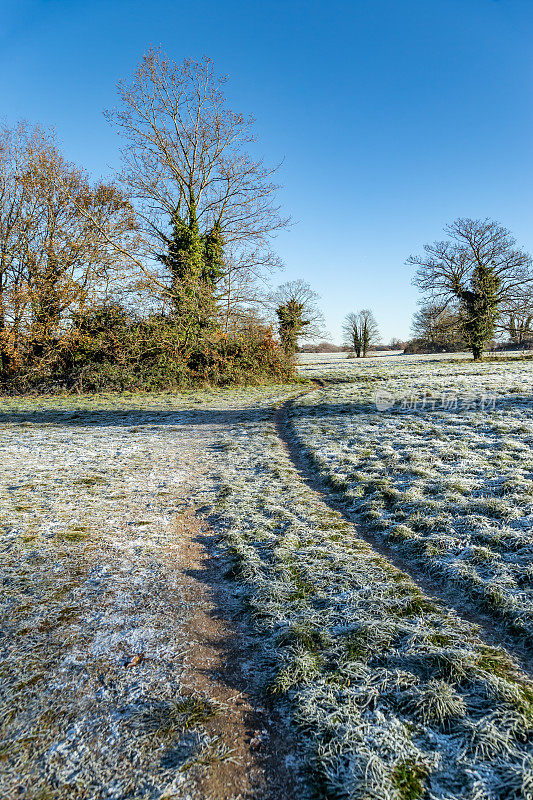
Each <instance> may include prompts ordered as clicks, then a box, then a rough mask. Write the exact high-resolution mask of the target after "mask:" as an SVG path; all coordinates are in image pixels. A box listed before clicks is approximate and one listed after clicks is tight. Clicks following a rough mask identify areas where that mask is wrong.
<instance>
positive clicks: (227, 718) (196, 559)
mask: <svg viewBox="0 0 533 800" xmlns="http://www.w3.org/2000/svg"><path fill="white" fill-rule="evenodd" d="M176 525H177V526H178V535H179V539H180V542H181V545H180V561H181V563H182V565H183V585H184V587H185V598H186V601H187V603H188V604H189V607H190V608H191V609H192V613H191V615H190V616H189V618H188V620H187V622H186V624H185V626H184V633H185V637H186V639H187V641H188V642H189V649H188V652H187V655H186V657H185V659H184V674H183V675H182V681H183V683H184V686H185V687H186V689H187V690H188V691H191V692H192V693H194V694H196V695H198V696H200V697H206V698H209V700H210V701H212V702H214V703H215V704H216V705H218V706H219V713H217V714H215V715H214V716H213V717H212V718H211V719H209V720H208V721H206V722H205V727H206V729H207V731H208V733H209V735H211V736H213V737H219V739H220V742H221V744H222V745H223V747H224V749H227V750H228V758H224V759H217V760H214V761H213V762H212V763H209V764H207V765H206V767H207V768H206V770H205V772H204V774H203V775H202V776H201V777H200V779H199V783H198V788H199V791H200V793H201V796H202V798H204V797H205V799H206V800H226V798H227V799H228V800H229V798H231V799H232V800H241V798H242V799H243V800H244V798H250V800H252V798H253V799H254V800H285V799H286V798H287V800H288V798H293V797H297V796H298V792H297V787H298V779H297V776H296V775H295V773H294V770H293V769H292V764H293V748H294V747H295V742H294V741H292V737H291V735H290V733H289V731H288V730H287V728H286V725H285V723H284V721H283V720H282V719H281V718H280V717H279V715H278V714H276V712H275V711H273V710H272V709H270V710H269V709H267V708H265V707H264V706H263V705H262V704H261V701H260V699H259V697H258V695H257V691H256V690H257V686H256V683H257V680H256V672H257V664H254V652H253V650H254V643H253V636H252V634H251V632H250V630H249V629H248V627H247V625H246V623H245V622H244V621H243V620H242V619H241V620H239V619H238V616H239V611H240V607H239V603H238V602H237V601H236V600H235V598H234V597H233V595H232V585H233V584H232V582H231V581H229V580H227V579H225V578H224V577H223V573H224V572H225V569H226V568H227V565H226V564H225V561H224V556H223V554H222V553H221V551H219V549H218V547H217V536H216V535H215V533H214V532H213V531H212V530H211V529H210V528H209V526H208V524H207V523H206V522H205V520H202V519H200V518H199V517H197V516H195V515H194V514H192V513H189V514H187V515H183V516H181V517H180V518H178V519H177V520H176Z"/></svg>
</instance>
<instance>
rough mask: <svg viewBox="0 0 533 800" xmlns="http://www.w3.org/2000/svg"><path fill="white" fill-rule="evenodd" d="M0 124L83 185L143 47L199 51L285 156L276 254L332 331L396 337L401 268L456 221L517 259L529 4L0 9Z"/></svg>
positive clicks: (404, 290)
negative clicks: (509, 248)
mask: <svg viewBox="0 0 533 800" xmlns="http://www.w3.org/2000/svg"><path fill="white" fill-rule="evenodd" d="M0 10H1V15H0V32H1V39H0V70H1V75H2V80H1V85H0V98H1V103H0V115H2V116H5V117H6V118H7V121H8V122H14V121H16V120H17V119H20V118H26V119H28V120H30V121H32V122H33V121H39V122H43V123H46V124H52V125H54V126H55V128H56V129H57V132H58V134H59V137H60V138H61V139H62V141H63V143H64V147H65V152H66V154H67V156H68V157H69V158H70V159H72V160H74V161H77V162H78V163H80V164H81V165H83V166H85V167H86V168H87V169H88V170H89V171H90V172H91V173H93V174H94V175H95V176H100V175H109V173H110V171H112V170H113V169H114V168H115V167H117V166H118V164H119V141H118V137H117V136H116V135H115V134H114V132H113V131H112V130H111V129H110V128H109V126H108V124H107V123H106V122H105V120H104V118H103V116H102V110H103V109H104V108H108V107H111V106H113V105H114V104H115V85H116V82H117V80H119V79H120V78H123V77H128V76H129V75H131V73H132V71H133V69H134V67H135V65H136V63H137V61H138V60H139V58H140V57H141V55H142V53H143V52H144V51H145V50H146V49H147V47H148V46H149V45H150V44H152V45H154V46H159V45H161V47H162V48H163V49H164V50H165V51H166V52H167V53H168V54H169V56H171V57H172V58H173V59H175V60H176V61H181V60H182V59H183V58H185V57H192V58H194V57H199V56H201V55H203V54H207V55H209V56H210V57H211V58H212V59H213V60H214V62H215V66H216V68H217V70H218V71H219V72H223V73H226V74H227V75H228V76H229V78H230V82H229V85H228V90H227V94H228V96H229V99H230V102H231V105H232V107H233V108H234V109H235V110H238V111H243V112H245V113H248V112H252V113H253V114H254V115H255V116H256V118H257V133H258V135H259V137H260V140H261V150H262V153H263V154H264V156H265V158H266V160H267V161H268V162H270V163H274V162H276V163H277V162H279V161H283V166H282V169H281V172H280V180H281V182H282V183H283V185H284V189H283V192H282V195H281V200H282V203H283V208H284V211H285V212H286V213H288V214H290V215H291V216H292V217H293V219H294V221H295V222H296V224H295V225H294V226H293V227H292V229H291V230H290V231H288V232H286V233H283V234H282V235H280V236H279V237H278V240H277V243H276V246H277V250H278V252H279V254H280V255H281V256H282V258H283V259H284V261H285V264H286V271H285V272H284V273H283V274H282V275H280V277H279V282H281V281H284V280H291V279H293V278H297V277H302V278H304V279H305V280H307V281H309V282H310V284H311V285H312V287H313V288H314V289H315V290H316V291H317V292H318V293H319V294H320V296H321V298H322V307H323V309H324V312H325V314H326V319H327V324H328V328H329V331H330V333H331V337H332V340H333V341H337V342H340V339H341V323H342V318H343V317H344V316H345V314H346V313H348V312H349V311H354V310H358V309H360V308H362V307H370V308H372V309H373V310H374V312H375V315H376V318H377V320H378V323H379V325H380V329H381V331H382V335H383V339H384V340H385V341H388V340H389V339H390V337H391V336H398V337H400V338H402V337H407V336H408V335H409V328H410V320H411V316H412V314H413V311H414V310H415V309H416V303H417V297H418V296H417V291H416V289H415V288H414V287H413V286H412V285H411V277H412V274H411V271H410V269H409V268H407V267H405V266H404V261H405V259H406V257H407V256H408V255H409V254H410V253H412V252H417V251H418V250H419V249H420V248H421V246H422V245H423V244H424V242H426V241H432V240H434V239H436V238H439V237H440V232H441V229H442V226H443V225H444V224H445V223H446V222H448V221H451V220H453V219H454V218H455V217H457V216H470V217H486V216H488V217H492V218H494V219H496V220H498V221H499V222H501V223H503V224H504V225H505V226H506V227H508V228H510V229H511V230H512V231H513V233H514V234H515V235H516V237H517V239H518V240H519V242H520V243H521V244H522V245H523V246H524V247H525V248H526V249H528V250H531V251H533V230H532V226H531V221H532V211H533V207H532V200H533V181H532V177H533V174H532V173H533V170H532V167H533V126H532V122H533V106H532V88H533V0H321V1H320V2H316V1H315V2H312V1H311V0H264V1H263V2H257V1H256V0H223V1H222V0H188V1H187V2H182V0H151V2H147V0H143V1H142V2H141V1H140V0H2V2H1V4H0Z"/></svg>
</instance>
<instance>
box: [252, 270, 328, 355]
mask: <svg viewBox="0 0 533 800" xmlns="http://www.w3.org/2000/svg"><path fill="white" fill-rule="evenodd" d="M318 300H319V296H318V294H317V293H316V292H314V291H313V290H312V289H311V287H310V286H309V284H308V283H307V282H306V281H304V280H302V279H301V278H298V279H297V280H295V281H287V283H283V284H281V286H278V288H277V289H276V290H275V291H274V292H272V293H271V294H270V296H269V298H268V301H267V302H268V305H269V307H270V311H271V313H272V312H274V314H275V316H276V317H277V320H278V330H279V335H280V341H281V343H282V345H283V347H284V349H285V351H286V352H287V353H289V354H292V353H294V352H295V351H296V348H297V346H298V341H299V340H301V339H304V340H306V339H307V340H308V339H318V338H322V337H324V336H326V335H327V332H326V331H325V330H324V324H325V322H324V315H323V313H322V311H321V310H320V308H319V306H318Z"/></svg>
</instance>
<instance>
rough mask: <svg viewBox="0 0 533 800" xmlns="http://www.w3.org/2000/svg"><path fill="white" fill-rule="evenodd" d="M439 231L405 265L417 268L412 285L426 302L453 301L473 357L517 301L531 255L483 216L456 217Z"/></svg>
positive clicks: (444, 304)
mask: <svg viewBox="0 0 533 800" xmlns="http://www.w3.org/2000/svg"><path fill="white" fill-rule="evenodd" d="M445 233H446V234H447V236H448V239H447V240H444V241H438V242H433V244H427V245H425V247H424V250H425V254H424V255H420V256H410V258H409V259H408V260H407V263H408V264H410V265H413V266H416V267H417V272H416V275H415V278H414V283H415V284H416V285H417V286H418V287H419V288H420V289H421V290H422V292H423V293H424V295H425V296H426V297H427V298H428V300H429V301H431V302H434V303H437V304H439V305H441V306H442V307H443V308H445V307H447V306H448V305H450V304H453V303H457V302H459V304H460V309H461V316H462V319H463V331H464V334H465V337H466V339H467V342H468V344H469V346H470V348H471V349H472V353H473V355H474V359H476V360H478V359H481V358H482V355H483V347H484V345H485V343H486V342H487V341H488V340H489V339H490V338H491V337H492V335H493V332H494V327H495V324H496V321H497V319H498V317H499V316H500V314H501V312H502V311H503V310H504V309H505V307H506V306H507V307H510V306H512V305H513V304H514V303H517V302H520V300H521V298H522V297H523V295H524V292H525V291H526V290H527V287H528V286H530V285H531V283H532V280H533V273H532V270H531V256H530V255H529V254H528V253H525V252H524V251H523V250H519V249H518V248H517V247H516V241H515V239H514V238H513V236H512V235H511V234H510V233H509V231H507V230H506V229H505V228H503V227H502V226H501V225H499V224H498V223H497V222H494V221H492V220H489V219H485V220H472V219H457V220H455V222H453V223H452V224H451V225H448V226H447V227H446V228H445Z"/></svg>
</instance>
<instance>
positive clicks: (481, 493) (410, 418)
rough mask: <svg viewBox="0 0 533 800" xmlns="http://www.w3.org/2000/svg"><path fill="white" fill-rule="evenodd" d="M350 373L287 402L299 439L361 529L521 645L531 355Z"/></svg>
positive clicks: (529, 491)
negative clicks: (370, 530)
mask: <svg viewBox="0 0 533 800" xmlns="http://www.w3.org/2000/svg"><path fill="white" fill-rule="evenodd" d="M346 363H347V362H344V364H346ZM352 364H353V362H352ZM349 376H350V379H353V381H354V382H349V383H343V382H341V383H335V384H334V385H331V386H327V387H326V388H324V389H322V390H320V391H319V392H314V393H313V394H312V395H309V396H307V397H304V398H302V400H301V401H299V403H298V404H297V405H295V406H294V407H293V409H292V421H293V425H294V430H295V431H296V432H297V435H298V438H299V441H300V442H301V444H302V445H303V446H304V447H305V448H306V450H307V451H308V452H309V454H310V455H311V456H312V458H313V460H314V462H315V464H316V465H317V467H318V468H319V469H320V470H321V471H322V472H323V474H324V476H325V477H327V479H328V481H329V482H330V483H331V484H332V485H333V486H334V487H336V488H337V489H338V490H339V491H341V492H342V494H343V496H344V498H345V499H346V501H347V502H348V504H349V505H350V507H351V509H353V510H354V511H355V512H356V513H357V514H359V515H360V516H361V519H363V520H364V521H365V523H366V524H367V525H371V526H373V527H374V528H375V529H376V530H377V531H379V532H381V534H382V536H383V537H384V538H385V539H386V540H387V541H388V542H390V543H394V544H396V545H397V547H398V549H399V550H400V551H401V552H402V553H403V554H405V555H407V556H408V557H409V558H412V559H415V560H417V561H418V562H419V563H420V564H422V565H423V566H424V567H425V568H426V569H427V570H428V571H429V572H430V573H431V574H433V575H434V576H435V577H438V579H439V580H441V581H443V582H446V583H448V584H449V585H453V586H454V587H456V588H459V589H460V590H461V591H462V592H466V593H468V594H469V596H470V598H471V600H472V602H473V603H475V604H476V605H477V606H478V607H479V608H480V609H482V610H484V611H487V612H489V613H490V614H493V615H495V616H498V617H501V618H502V620H504V621H505V623H506V624H507V625H508V627H509V629H510V630H512V631H514V632H516V633H517V634H518V635H519V636H520V637H522V638H525V639H527V640H528V642H530V643H531V642H532V641H533V589H532V580H533V565H532V560H531V559H532V555H533V544H532V531H533V414H532V411H533V402H532V388H533V361H532V360H529V361H524V360H521V359H515V360H513V361H509V360H505V361H494V362H488V363H484V364H481V365H474V364H473V363H471V362H466V361H463V362H460V361H458V360H457V359H452V358H449V357H448V358H446V359H443V358H440V359H433V358H430V357H426V358H425V359H418V360H417V359H409V360H407V359H406V360H402V359H401V358H398V357H395V358H394V359H387V360H386V361H385V362H378V361H377V359H375V360H373V362H368V363H366V364H362V365H360V366H359V365H358V364H355V365H353V366H351V368H350V372H349ZM346 377H347V373H346V371H345V372H344V378H346ZM341 380H342V377H341ZM376 402H377V403H378V405H380V406H381V408H382V410H379V409H378V408H377V407H376ZM383 405H385V406H387V407H386V408H385V409H383ZM389 405H390V406H391V407H390V408H389V407H388V406H389Z"/></svg>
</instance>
